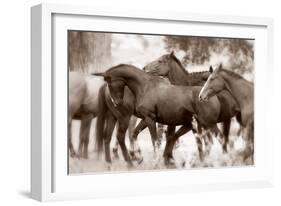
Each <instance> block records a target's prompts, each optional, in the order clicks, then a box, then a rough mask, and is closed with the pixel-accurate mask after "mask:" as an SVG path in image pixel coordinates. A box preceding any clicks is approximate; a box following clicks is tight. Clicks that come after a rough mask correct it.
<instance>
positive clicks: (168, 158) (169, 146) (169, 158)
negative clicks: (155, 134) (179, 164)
mask: <svg viewBox="0 0 281 206" xmlns="http://www.w3.org/2000/svg"><path fill="white" fill-rule="evenodd" d="M191 129H192V124H191V123H190V124H188V125H183V126H181V127H180V128H179V130H178V131H177V132H176V133H175V135H174V136H173V137H172V138H169V139H168V141H167V143H166V147H165V150H164V161H165V164H166V165H171V164H174V162H173V154H172V153H173V148H174V144H175V142H176V141H177V140H178V138H179V137H180V136H182V135H184V134H185V133H187V132H188V131H190V130H191Z"/></svg>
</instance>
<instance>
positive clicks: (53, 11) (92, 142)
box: [31, 4, 274, 201]
mask: <svg viewBox="0 0 281 206" xmlns="http://www.w3.org/2000/svg"><path fill="white" fill-rule="evenodd" d="M31 26H32V28H31V48H32V60H31V65H32V68H31V70H32V78H31V79H32V88H31V92H32V101H31V102H32V105H31V106H32V129H31V131H32V136H31V147H32V150H31V163H32V168H31V194H32V198H34V199H37V200H40V201H51V200H66V199H83V198H97V197H113V196H123V195H141V194H156V193H177V192H189V191H210V190H215V189H216V190H226V189H239V188H249V187H270V186H272V184H273V151H272V148H273V137H274V135H273V132H271V131H270V123H269V122H270V121H269V119H270V116H271V115H272V114H270V110H268V108H270V106H271V101H269V100H270V97H269V93H268V88H271V87H272V82H271V79H272V77H273V75H274V71H273V65H272V64H273V60H272V57H273V55H272V51H273V50H272V44H273V43H272V40H273V37H272V29H273V21H272V19H268V18H259V17H234V16H214V15H197V14H188V13H168V12H165V13H156V12H148V11H131V10H130V11H128V10H124V11H122V10H114V9H109V8H108V9H106V8H104V9H103V8H90V7H79V6H75V7H74V6H66V5H55V4H41V5H37V6H34V7H32V8H31Z"/></svg>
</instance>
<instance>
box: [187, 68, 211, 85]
mask: <svg viewBox="0 0 281 206" xmlns="http://www.w3.org/2000/svg"><path fill="white" fill-rule="evenodd" d="M209 75H210V72H209V71H205V72H194V73H190V74H189V75H187V76H186V81H187V83H188V85H190V86H203V85H204V84H205V82H206V79H207V78H208V77H209Z"/></svg>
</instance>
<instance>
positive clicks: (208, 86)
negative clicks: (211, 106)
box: [199, 64, 225, 101]
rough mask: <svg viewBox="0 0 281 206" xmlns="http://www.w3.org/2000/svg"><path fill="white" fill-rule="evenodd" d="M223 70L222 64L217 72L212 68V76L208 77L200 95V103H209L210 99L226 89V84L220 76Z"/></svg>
mask: <svg viewBox="0 0 281 206" xmlns="http://www.w3.org/2000/svg"><path fill="white" fill-rule="evenodd" d="M222 69H223V68H222V64H220V66H219V67H218V68H217V69H216V70H213V67H212V66H210V73H211V75H210V76H209V77H208V79H207V81H206V83H205V84H204V86H203V88H202V89H201V91H200V93H199V101H208V100H209V98H210V97H212V96H214V95H215V94H217V93H218V92H220V91H221V90H223V89H224V88H225V82H224V80H223V78H222V76H221V75H220V71H221V70H222Z"/></svg>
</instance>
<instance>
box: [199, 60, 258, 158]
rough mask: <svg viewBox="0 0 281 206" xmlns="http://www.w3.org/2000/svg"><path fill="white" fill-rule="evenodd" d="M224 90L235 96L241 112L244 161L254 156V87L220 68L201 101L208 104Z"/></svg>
mask: <svg viewBox="0 0 281 206" xmlns="http://www.w3.org/2000/svg"><path fill="white" fill-rule="evenodd" d="M222 90H227V91H229V93H230V94H231V95H232V96H233V98H234V99H235V101H236V102H237V104H238V105H239V108H240V111H241V125H242V127H243V138H244V139H245V140H246V150H245V152H244V160H246V159H247V158H249V157H250V158H251V160H252V161H251V162H253V158H254V157H253V155H254V85H253V83H251V82H249V81H247V80H246V79H244V78H243V77H241V76H240V75H238V74H236V73H234V72H232V71H229V70H225V69H223V67H222V65H220V66H219V67H218V69H216V70H215V71H214V72H213V73H212V74H211V75H210V76H209V78H208V80H207V82H206V83H205V85H204V87H203V88H202V90H201V91H200V94H199V100H200V101H202V102H207V101H209V100H210V98H212V97H213V96H214V95H216V94H217V93H219V92H220V91H222Z"/></svg>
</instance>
